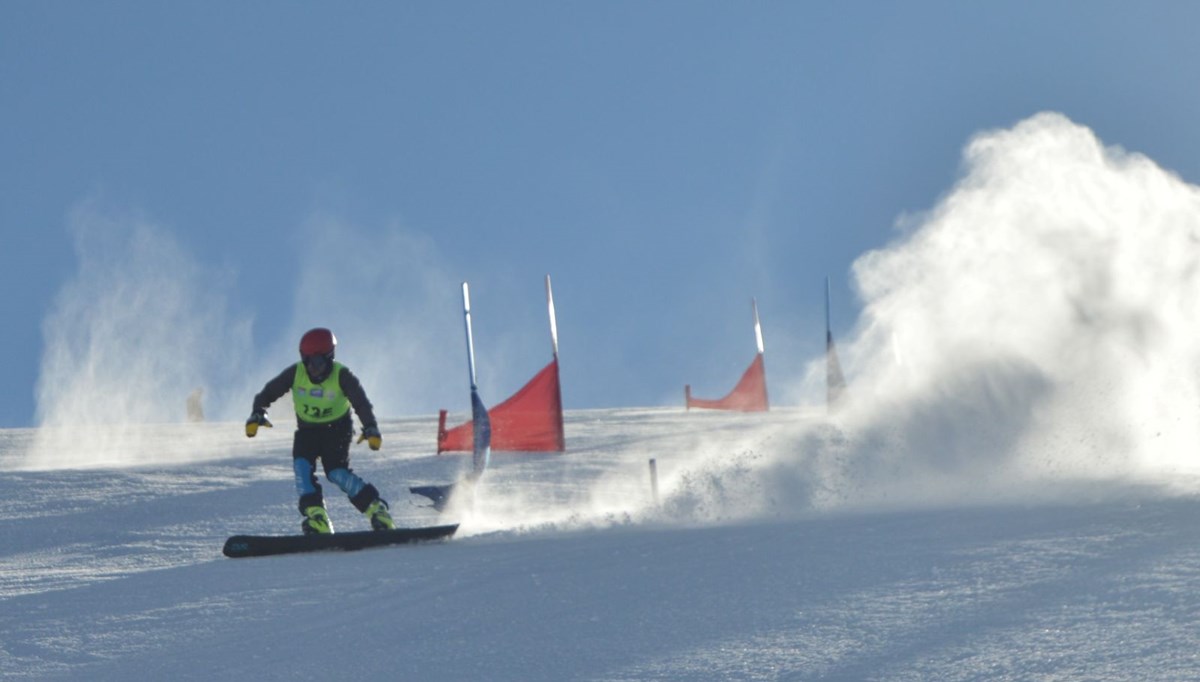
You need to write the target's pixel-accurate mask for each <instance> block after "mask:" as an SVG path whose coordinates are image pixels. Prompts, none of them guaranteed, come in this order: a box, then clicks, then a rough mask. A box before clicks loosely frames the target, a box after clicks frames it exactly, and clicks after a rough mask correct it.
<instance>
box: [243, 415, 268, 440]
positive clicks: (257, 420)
mask: <svg viewBox="0 0 1200 682" xmlns="http://www.w3.org/2000/svg"><path fill="white" fill-rule="evenodd" d="M260 426H261V427H263V428H267V429H269V428H271V426H272V425H271V422H270V420H268V419H267V413H266V412H259V411H257V410H255V411H254V412H251V413H250V418H249V419H247V420H246V437H247V438H253V437H254V436H255V435H256V434H258V427H260Z"/></svg>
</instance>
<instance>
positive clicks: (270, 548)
mask: <svg viewBox="0 0 1200 682" xmlns="http://www.w3.org/2000/svg"><path fill="white" fill-rule="evenodd" d="M456 530H458V524H457V523H455V524H452V525H447V526H427V527H424V528H396V529H394V530H364V531H355V532H351V533H329V534H322V535H234V536H232V537H230V538H229V539H228V540H226V541H225V547H224V549H223V550H222V552H224V554H225V556H227V557H229V558H231V559H240V558H242V557H253V556H272V555H275V554H296V553H300V552H321V551H329V550H342V551H350V550H355V549H367V548H368V547H384V546H387V545H403V544H408V543H413V542H421V541H424V540H438V539H443V538H448V537H450V536H451V535H454V531H456Z"/></svg>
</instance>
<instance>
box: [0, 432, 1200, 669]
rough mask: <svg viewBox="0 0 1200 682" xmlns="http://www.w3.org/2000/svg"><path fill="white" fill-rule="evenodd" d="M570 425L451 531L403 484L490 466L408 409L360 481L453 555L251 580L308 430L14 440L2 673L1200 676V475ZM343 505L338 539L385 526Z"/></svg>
mask: <svg viewBox="0 0 1200 682" xmlns="http://www.w3.org/2000/svg"><path fill="white" fill-rule="evenodd" d="M459 416H460V417H462V416H463V415H459ZM452 418H453V417H452ZM566 427H567V434H568V452H566V453H565V454H510V453H496V454H495V455H494V456H493V463H492V464H493V466H492V468H491V469H490V470H489V471H488V473H487V475H486V477H485V479H484V485H482V486H481V488H480V489H479V490H478V492H477V495H476V498H475V500H474V503H473V505H472V506H471V507H470V508H469V509H468V508H459V509H456V510H452V511H450V512H448V513H447V514H446V515H441V516H439V515H437V514H435V513H434V512H432V511H431V510H429V509H426V508H423V507H421V506H419V505H420V504H421V499H420V498H416V497H410V496H409V495H407V494H406V492H405V491H406V489H407V486H409V485H418V484H425V483H442V482H448V481H450V480H454V479H455V478H456V477H457V476H458V475H459V472H460V470H461V469H462V468H463V467H464V466H465V465H466V463H467V459H468V458H469V455H461V454H456V455H442V456H437V455H434V454H433V449H434V448H433V444H434V440H435V433H436V422H435V419H433V418H419V419H417V418H413V419H398V420H385V421H384V422H383V432H384V439H385V441H384V443H385V444H384V448H383V450H382V451H380V452H377V453H376V452H371V451H369V450H367V449H366V447H365V446H358V447H356V448H355V449H354V451H353V452H354V454H353V459H352V463H353V465H354V467H355V470H356V471H357V472H358V473H360V474H361V475H363V476H364V477H365V478H366V479H367V480H369V481H371V482H373V483H375V484H376V485H377V486H379V487H380V488H381V489H382V490H383V491H384V493H385V496H387V497H388V498H390V500H391V501H392V506H393V509H394V511H395V513H396V517H397V520H398V521H399V522H401V523H403V524H407V525H425V524H432V523H441V522H444V521H446V520H451V519H452V520H456V521H460V522H461V523H462V526H461V529H460V532H459V533H458V535H457V536H456V537H455V538H453V539H452V540H450V541H448V542H441V543H431V544H423V545H413V546H402V547H395V548H385V549H374V550H364V551H360V552H350V553H339V552H329V553H318V554H309V555H298V556H283V557H270V558H261V559H239V560H231V559H227V558H225V557H223V556H222V555H221V545H222V543H223V541H224V539H225V538H226V536H228V535H230V534H232V533H246V532H249V533H272V534H282V533H289V532H293V531H295V530H297V529H298V527H299V525H298V524H299V515H298V513H297V512H296V509H295V494H294V490H293V484H292V480H291V467H290V459H291V457H290V446H291V437H290V436H291V429H290V425H289V424H285V423H277V425H276V428H275V429H273V430H267V431H264V432H262V433H260V435H259V437H257V438H255V439H253V440H249V439H246V438H245V437H244V436H243V435H242V433H241V430H242V429H241V424H239V423H207V424H179V425H162V426H154V427H144V428H142V429H141V430H140V431H138V430H136V429H135V430H133V431H138V432H136V433H133V432H127V433H124V434H122V438H123V439H124V440H123V441H122V439H120V438H118V439H110V440H109V441H108V442H109V443H110V446H111V448H112V450H111V451H110V452H109V453H108V454H109V456H107V457H105V456H99V457H98V460H97V462H96V463H94V464H93V465H91V466H85V465H83V463H82V462H80V461H71V466H70V467H69V468H54V467H52V466H48V465H49V464H50V463H47V462H45V461H44V460H40V461H39V462H38V465H37V466H31V465H30V462H29V455H28V453H29V451H30V449H31V448H32V447H33V442H34V441H35V440H36V439H37V437H38V435H37V432H36V431H33V430H10V431H4V432H0V469H2V470H3V476H2V477H0V529H2V530H0V537H3V539H4V542H3V545H2V547H0V604H2V607H0V632H3V637H2V638H0V677H5V678H14V679H18V678H19V679H78V680H127V679H255V680H260V679H261V680H274V679H279V680H295V679H378V680H384V679H438V680H717V679H746V680H759V679H761V680H775V679H786V680H932V679H936V680H980V679H988V680H1005V679H1009V680H1029V679H1038V680H1083V679H1088V680H1183V679H1200V660H1198V658H1197V657H1198V655H1200V502H1198V500H1197V497H1196V496H1195V494H1194V493H1193V492H1192V491H1193V490H1194V488H1195V486H1194V485H1193V481H1192V480H1191V479H1190V478H1189V474H1185V473H1172V472H1167V474H1166V475H1163V472H1158V474H1159V475H1156V476H1148V475H1132V474H1128V473H1124V474H1122V475H1119V476H1117V475H1105V474H1096V473H1095V472H1089V471H1087V469H1086V468H1080V469H1066V468H1065V465H1064V467H1059V468H1057V469H1054V467H1046V466H1043V467H1040V468H1037V469H1036V471H1035V472H1034V473H1031V469H1030V468H1029V467H1027V466H1016V465H1014V464H1013V463H1012V462H1003V463H973V464H971V465H967V464H962V463H960V466H958V467H957V469H956V470H954V471H952V472H950V473H946V470H945V467H942V466H927V467H925V470H924V471H922V470H920V469H921V468H922V467H923V466H924V465H923V464H921V463H917V464H916V465H915V468H916V469H917V470H916V471H914V470H913V469H914V467H906V466H903V465H899V464H897V463H894V462H892V463H890V464H889V466H888V467H884V468H885V469H886V470H887V471H886V472H885V473H883V474H881V473H879V467H878V466H871V467H869V468H865V467H862V466H860V464H861V462H862V461H863V459H864V455H863V453H864V452H868V451H870V450H871V448H879V447H883V446H882V445H881V444H880V440H879V439H878V437H877V436H876V435H874V434H868V435H867V436H863V437H860V436H859V435H857V433H856V432H855V431H854V429H853V428H852V427H850V426H846V425H844V424H839V423H838V421H837V420H836V419H834V420H830V419H828V418H827V417H826V416H825V415H824V414H823V413H822V414H816V413H810V412H805V411H799V410H786V409H785V410H776V411H773V412H771V413H769V414H757V415H754V414H724V413H711V412H695V411H693V412H684V411H683V410H680V409H618V410H591V411H575V412H568V413H567V419H566ZM73 437H74V438H75V439H77V440H78V441H79V442H86V441H87V440H88V439H89V433H88V431H87V430H81V431H79V432H77V433H75V434H74V435H73ZM121 442H126V443H128V449H133V448H136V449H137V451H136V452H127V453H126V454H127V455H129V456H130V461H133V462H136V464H132V465H131V464H129V463H128V461H126V462H122V461H121V458H120V457H118V456H117V453H118V451H119V450H120V449H121V445H120V443H121ZM650 459H654V460H655V461H656V465H657V470H658V476H659V481H658V488H659V496H658V499H657V500H655V499H654V498H653V496H652V492H651V481H650V467H649V461H650ZM880 459H881V456H879V454H878V453H877V456H876V457H874V458H868V461H870V462H872V463H873V464H878V462H879V461H880ZM1051 470H1053V473H1047V471H1051ZM325 490H326V496H327V500H328V501H327V505H328V507H329V509H330V514H331V517H332V519H333V522H334V525H335V527H336V528H339V529H344V530H351V529H353V530H358V529H364V528H366V522H365V520H364V519H363V518H362V517H361V516H359V515H358V514H357V512H355V511H354V510H353V508H352V507H351V506H350V505H349V503H348V502H347V501H346V500H345V498H344V497H343V496H341V495H340V493H337V491H336V489H334V486H332V485H331V484H328V483H326V484H325Z"/></svg>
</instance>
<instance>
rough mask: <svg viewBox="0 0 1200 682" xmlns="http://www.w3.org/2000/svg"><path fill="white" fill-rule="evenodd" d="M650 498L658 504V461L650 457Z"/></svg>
mask: <svg viewBox="0 0 1200 682" xmlns="http://www.w3.org/2000/svg"><path fill="white" fill-rule="evenodd" d="M650 499H651V500H653V501H654V504H655V505H658V463H657V462H656V461H655V460H654V458H650Z"/></svg>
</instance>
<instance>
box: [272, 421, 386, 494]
mask: <svg viewBox="0 0 1200 682" xmlns="http://www.w3.org/2000/svg"><path fill="white" fill-rule="evenodd" d="M353 436H354V426H353V424H352V423H351V421H350V415H346V416H345V417H343V418H341V419H338V420H337V421H333V422H330V423H329V424H320V425H309V424H305V425H302V426H300V427H299V428H297V429H296V434H295V437H294V438H293V440H292V460H293V468H294V470H295V472H296V492H297V493H298V494H299V495H300V502H299V506H300V513H301V514H303V513H304V510H305V508H307V507H312V506H324V505H325V496H324V493H323V492H322V490H321V484H320V483H319V482H318V481H317V475H316V467H317V460H318V459H320V460H321V467H322V468H323V469H324V470H325V478H328V479H329V480H331V481H334V482H335V483H337V484H338V486H339V487H341V488H342V489H343V490H344V491H345V492H346V495H347V496H348V497H349V498H350V503H351V504H353V505H354V507H355V508H356V509H358V510H359V511H366V509H367V507H369V506H371V503H372V502H374V501H375V500H377V499H379V491H378V490H376V488H375V486H373V485H371V484H369V483H366V482H365V481H363V480H362V479H361V478H359V477H358V476H357V475H355V474H354V472H353V471H352V470H351V469H350V441H351V439H352V438H353ZM297 460H303V461H305V462H307V464H308V466H307V470H305V468H304V467H302V466H300V464H299V462H298V461H297ZM335 472H336V473H335ZM331 474H332V475H331Z"/></svg>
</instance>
